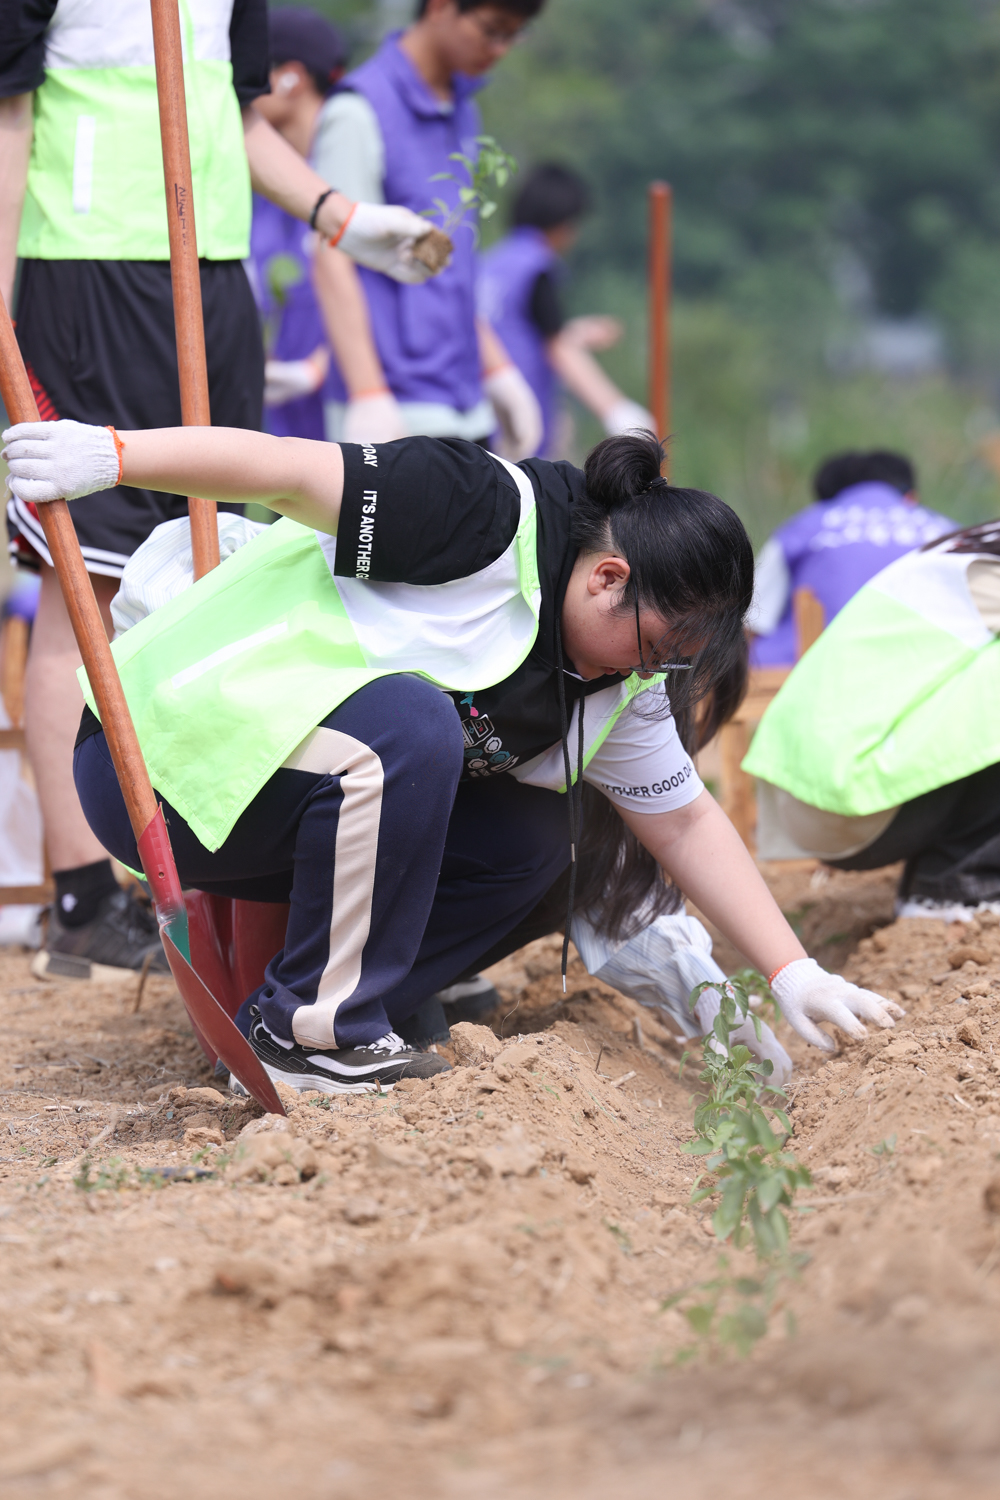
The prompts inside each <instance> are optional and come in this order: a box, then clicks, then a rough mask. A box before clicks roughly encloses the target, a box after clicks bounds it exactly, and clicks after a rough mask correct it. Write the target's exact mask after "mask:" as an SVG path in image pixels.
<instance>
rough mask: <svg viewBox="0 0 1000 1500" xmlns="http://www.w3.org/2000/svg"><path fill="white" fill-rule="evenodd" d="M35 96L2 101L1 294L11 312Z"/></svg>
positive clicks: (0, 179)
mask: <svg viewBox="0 0 1000 1500" xmlns="http://www.w3.org/2000/svg"><path fill="white" fill-rule="evenodd" d="M34 97H35V96H34V94H15V95H13V97H12V98H10V99H0V294H2V296H3V300H4V304H5V305H6V307H7V308H8V310H9V309H10V306H11V302H12V300H13V296H14V273H15V270H16V268H17V236H18V234H19V232H20V228H21V208H22V206H23V204H24V190H25V187H26V186H27V182H28V158H29V157H30V155H31V138H32V134H33V132H34V118H33V115H32V101H33V99H34Z"/></svg>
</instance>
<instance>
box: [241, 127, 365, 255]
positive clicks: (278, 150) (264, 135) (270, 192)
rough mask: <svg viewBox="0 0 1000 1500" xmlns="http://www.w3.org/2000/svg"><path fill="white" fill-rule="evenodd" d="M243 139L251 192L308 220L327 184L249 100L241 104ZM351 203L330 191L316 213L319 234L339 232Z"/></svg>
mask: <svg viewBox="0 0 1000 1500" xmlns="http://www.w3.org/2000/svg"><path fill="white" fill-rule="evenodd" d="M243 141H244V144H245V146H246V150H247V160H248V161H249V163H250V182H251V184H252V186H253V189H254V192H256V193H260V194H261V196H262V197H264V198H269V199H270V200H271V202H272V203H276V204H277V205H278V207H279V208H283V209H284V210H285V212H286V213H290V214H291V215H292V216H293V218H296V219H302V220H303V221H304V222H305V223H307V224H308V222H309V217H310V215H311V214H312V211H313V209H314V208H315V206H316V200H317V198H318V197H319V195H320V194H321V193H325V192H326V190H327V188H328V187H329V186H330V184H329V183H328V182H324V180H323V178H322V177H321V176H320V175H319V173H318V172H314V171H313V169H312V167H311V166H310V165H309V163H308V162H307V161H306V160H305V158H304V157H302V156H300V155H299V153H298V152H297V151H296V150H295V149H294V148H293V147H292V146H290V145H289V144H288V142H287V141H286V140H285V138H284V136H282V135H279V134H278V132H277V131H276V130H275V129H274V127H273V125H270V124H269V123H268V121H267V120H265V119H264V116H263V115H262V114H260V112H259V111H258V110H256V109H254V107H253V105H252V104H247V105H244V107H243ZM353 206H354V205H353V204H352V202H351V200H350V199H349V198H345V197H344V195H343V193H340V192H336V191H334V192H333V193H331V194H330V196H329V198H327V200H326V202H325V203H324V204H323V206H322V208H321V209H320V211H319V213H318V215H317V217H316V228H317V229H318V230H319V232H320V234H323V235H325V236H326V237H327V238H332V237H333V236H334V235H336V234H337V233H339V231H340V230H341V228H342V227H343V225H344V222H345V220H346V219H347V216H348V214H349V213H350V212H351V209H352V208H353Z"/></svg>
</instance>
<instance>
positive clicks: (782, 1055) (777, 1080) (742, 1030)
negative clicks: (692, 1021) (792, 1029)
mask: <svg viewBox="0 0 1000 1500" xmlns="http://www.w3.org/2000/svg"><path fill="white" fill-rule="evenodd" d="M694 1013H695V1016H696V1018H697V1021H698V1025H699V1027H700V1028H701V1032H702V1035H703V1036H708V1035H709V1033H710V1032H711V1030H712V1026H713V1025H714V1023H715V1018H716V1016H717V1015H718V1014H719V996H718V993H717V992H716V991H715V990H714V989H711V990H702V992H701V994H700V995H699V996H698V1002H697V1004H696V1005H695V1008H694ZM758 1019H759V1018H758ZM739 1042H742V1043H743V1046H744V1047H747V1048H748V1049H749V1050H750V1052H751V1053H752V1055H753V1056H754V1057H756V1058H757V1059H758V1061H759V1062H769V1063H770V1064H771V1076H770V1078H769V1079H768V1083H770V1084H772V1085H773V1086H774V1087H775V1088H776V1089H783V1088H784V1087H785V1084H786V1083H787V1082H788V1080H789V1079H790V1078H791V1076H792V1059H791V1058H790V1057H789V1055H788V1053H787V1052H786V1051H785V1049H784V1047H783V1046H782V1045H781V1043H780V1042H779V1041H778V1038H777V1037H776V1036H775V1034H774V1032H773V1031H772V1030H771V1028H770V1026H768V1025H767V1023H766V1022H764V1021H760V1037H759V1038H758V1036H757V1032H756V1029H755V1028H754V1024H753V1020H752V1019H751V1017H750V1016H747V1018H746V1020H745V1021H744V1022H743V1023H742V1024H741V1025H740V1026H737V1027H736V1029H735V1031H731V1032H730V1033H729V1045H730V1047H735V1046H736V1045H737V1044H738V1043H739ZM710 1045H711V1047H712V1048H713V1049H714V1050H715V1051H716V1052H721V1051H722V1050H723V1049H722V1046H721V1045H720V1043H719V1041H718V1038H716V1037H713V1038H712V1041H711V1043H710Z"/></svg>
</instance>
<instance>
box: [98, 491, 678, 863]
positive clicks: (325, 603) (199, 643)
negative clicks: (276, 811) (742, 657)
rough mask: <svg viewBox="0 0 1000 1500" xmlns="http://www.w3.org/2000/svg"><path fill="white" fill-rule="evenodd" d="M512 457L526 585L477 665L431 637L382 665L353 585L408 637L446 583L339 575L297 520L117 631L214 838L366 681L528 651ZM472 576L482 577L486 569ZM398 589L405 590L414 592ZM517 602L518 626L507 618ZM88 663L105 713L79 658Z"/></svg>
mask: <svg viewBox="0 0 1000 1500" xmlns="http://www.w3.org/2000/svg"><path fill="white" fill-rule="evenodd" d="M505 467H506V468H508V470H509V471H510V473H511V474H512V476H513V477H514V478H515V479H516V481H517V483H518V489H519V491H520V495H521V520H520V524H519V526H518V529H517V533H516V535H515V536H514V539H513V541H512V542H511V543H510V547H509V548H508V552H509V553H512V554H513V560H514V562H515V564H516V570H517V586H518V588H519V590H520V594H519V596H518V597H517V598H516V599H515V600H513V601H512V602H511V604H510V605H509V606H508V607H507V617H505V619H500V618H498V619H496V621H495V622H492V623H491V624H490V627H489V628H490V639H491V648H490V652H489V661H488V663H486V662H485V661H484V664H483V665H482V667H481V668H480V669H479V670H478V673H477V670H476V668H475V667H473V668H472V669H471V670H470V665H469V662H468V661H467V660H465V659H464V658H463V656H462V654H461V650H460V647H459V646H457V645H456V646H455V648H454V657H453V660H452V661H451V662H450V663H449V661H448V660H447V659H444V658H443V657H442V653H441V650H440V648H438V649H437V651H436V653H435V657H434V666H433V668H432V669H425V668H424V667H422V666H421V665H420V656H419V650H420V648H417V653H416V655H414V654H413V653H411V654H410V656H409V658H407V654H406V651H405V649H404V650H403V651H402V652H397V655H398V656H399V660H398V663H397V664H395V665H392V664H389V663H387V662H386V661H385V660H382V661H381V662H380V663H379V664H374V665H373V661H372V656H373V655H374V654H375V652H374V648H373V645H372V641H371V639H366V632H365V628H364V626H363V624H361V625H359V624H358V616H357V612H355V617H354V618H353V619H352V616H351V613H350V612H349V609H348V608H347V607H345V603H344V599H343V597H342V591H343V592H344V593H345V594H347V593H349V591H350V590H363V591H366V592H365V594H364V598H365V599H372V598H374V599H375V600H376V601H377V605H376V606H375V610H374V612H375V613H376V614H377V616H378V621H379V627H380V629H379V633H380V634H381V635H383V636H384V635H385V634H386V631H387V630H388V631H389V633H392V630H393V622H392V619H391V618H389V617H391V616H392V615H393V614H394V613H395V614H396V617H397V620H398V622H399V625H400V626H401V629H397V630H396V631H395V634H396V638H397V639H399V638H401V637H405V636H406V634H407V632H408V630H409V629H410V626H411V622H413V621H414V620H416V621H417V625H418V626H419V615H416V614H415V613H414V610H413V608H412V606H413V605H415V606H416V609H417V610H420V609H423V610H424V611H425V612H426V614H427V616H428V618H433V603H434V600H433V596H434V595H435V593H436V592H438V590H436V589H435V588H434V587H431V586H426V587H412V588H411V587H410V586H408V585H405V584H403V585H400V584H392V585H380V584H377V583H359V582H357V581H356V580H354V579H338V580H335V579H334V577H333V575H332V574H331V571H330V564H329V561H328V560H327V557H326V556H325V555H324V552H323V550H322V547H321V544H320V541H319V539H318V538H317V535H316V533H315V532H314V531H311V530H309V529H308V528H307V527H305V526H301V525H299V524H298V523H297V522H295V521H290V520H287V519H286V520H282V521H277V522H276V523H275V524H274V525H273V526H269V527H268V528H267V529H266V530H265V531H263V532H262V533H261V534H260V535H259V536H257V537H255V538H254V540H253V541H251V542H248V543H247V544H246V545H245V546H243V547H241V548H240V549H239V551H237V552H235V553H234V554H233V555H232V556H231V557H229V558H228V559H227V560H226V561H225V562H224V563H222V564H221V565H220V566H219V567H218V568H215V569H213V571H212V572H211V573H208V574H206V576H205V577H204V578H201V579H199V581H198V582H197V583H195V584H193V585H192V586H191V587H189V588H186V589H184V591H183V592H182V593H180V594H178V595H176V596H175V597H174V598H172V599H171V600H169V602H168V603H166V604H163V605H162V606H160V607H159V608H158V609H155V610H154V611H153V613H152V614H150V615H147V616H146V618H145V619H143V620H141V621H140V622H139V623H138V624H137V625H134V626H133V627H132V628H131V629H129V630H127V631H126V632H125V634H124V635H122V636H120V637H119V639H118V640H116V641H115V643H114V645H113V646H112V651H113V653H114V657H115V661H116V664H117V667H118V671H119V673H120V675H121V680H122V685H123V688H124V690H125V696H126V698H127V700H128V705H129V709H130V711H131V714H132V719H133V722H134V724H135V728H136V732H137V734H138V737H139V744H140V746H141V747H142V752H143V755H144V756H145V759H146V766H147V768H148V770H149V776H150V780H151V781H152V784H153V786H154V787H155V788H156V790H157V791H158V792H159V793H160V795H161V796H163V797H164V798H166V800H167V801H168V802H169V803H170V804H171V806H172V807H173V808H174V809H175V810H176V811H177V812H178V813H179V814H180V816H181V817H182V818H183V819H184V820H185V822H186V823H187V824H188V826H189V827H190V828H191V830H192V831H193V833H194V834H195V835H196V837H197V838H198V839H200V840H201V842H202V843H203V844H204V845H205V846H206V848H208V849H210V850H215V849H217V848H218V847H219V846H220V844H222V843H223V842H224V841H225V839H226V837H227V836H228V834H229V832H230V830H231V829H232V827H233V824H234V823H235V822H236V820H237V818H238V817H239V816H240V814H241V813H242V812H243V811H244V809H245V808H246V807H247V806H248V805H249V803H250V802H251V801H252V800H253V798H254V797H255V796H256V795H257V793H258V792H259V791H260V789H261V787H262V786H263V785H264V784H265V782H266V781H267V780H268V779H269V777H271V776H272V775H273V774H274V772H275V771H276V770H277V769H278V768H279V767H280V766H282V765H283V764H284V763H285V761H286V760H287V759H288V757H289V755H290V754H291V752H292V751H293V750H295V749H296V747H297V746H298V745H300V744H301V743H302V741H303V740H304V739H305V738H306V736H307V735H308V734H309V733H310V732H311V731H312V730H313V729H314V728H315V727H316V725H317V724H319V723H320V722H321V721H322V720H323V719H324V718H326V716H327V714H329V713H332V711H333V710H334V709H335V708H336V707H337V706H338V705H339V704H340V703H342V702H344V700H345V699H346V698H349V697H350V696H351V694H352V693H356V692H357V691H358V690H359V689H360V688H362V687H364V686H366V684H368V683H369V682H374V681H376V680H377V679H378V678H380V677H385V676H389V675H392V674H394V673H399V672H414V673H416V674H417V675H419V676H422V677H424V678H425V679H426V680H427V681H429V682H432V683H434V684H435V685H436V686H437V687H440V688H443V689H446V690H448V691H453V690H458V691H462V692H465V691H479V690H482V689H484V688H487V687H492V686H494V685H495V684H496V683H498V682H503V681H504V680H505V679H506V678H507V677H509V676H510V674H511V673H512V672H514V671H516V669H517V668H518V667H519V666H520V665H521V663H522V662H523V661H524V660H525V658H526V657H527V656H528V653H529V652H530V650H531V648H532V646H533V645H534V642H535V639H536V637H537V634H538V611H539V605H540V602H541V587H540V583H539V576H538V559H537V513H536V508H535V500H534V492H533V490H532V487H531V482H530V480H529V479H528V478H527V476H526V475H525V474H524V473H523V472H522V471H520V470H518V469H515V468H514V466H513V465H505ZM492 566H495V564H494V565H492ZM338 582H339V583H340V584H341V585H342V589H339V588H338ZM464 586H467V587H469V588H470V589H471V590H475V587H476V579H475V576H474V577H473V578H472V579H471V580H466V581H465V584H464ZM454 587H455V585H450V584H444V585H440V586H439V591H440V593H441V595H442V596H444V595H445V594H446V593H447V591H448V590H450V589H452V588H454ZM400 590H405V591H407V597H406V599H405V600H404V599H402V597H401V595H400V593H399V591H400ZM394 601H395V602H394ZM407 605H409V606H411V607H410V608H407V607H406V606H407ZM515 612H516V613H517V628H516V629H507V628H506V627H507V625H509V624H510V617H512V616H513V614H514V613H515ZM449 649H450V648H449ZM79 675H80V683H81V686H82V687H83V690H84V695H85V697H86V700H87V702H88V704H89V705H90V707H91V709H93V711H94V712H95V713H96V712H97V705H96V703H95V700H94V696H93V692H92V690H91V688H90V684H89V682H88V680H87V676H86V673H85V672H84V670H83V669H82V668H81V670H80V674H79ZM661 680H662V679H661V678H653V679H650V680H649V681H645V682H641V681H640V680H639V678H638V677H635V676H633V677H631V678H629V679H628V681H627V682H626V683H623V684H621V685H620V686H619V688H618V689H617V693H616V696H615V697H614V701H613V702H612V703H611V704H610V707H609V708H608V709H606V711H605V712H603V713H602V714H600V715H598V714H592V715H591V716H590V718H589V719H588V718H586V717H585V726H584V727H585V731H586V733H587V743H586V745H585V755H584V763H585V764H586V763H587V762H589V760H590V758H591V757H592V756H593V755H594V754H595V753H596V751H597V749H598V746H599V745H601V744H602V743H603V742H604V740H605V739H606V738H607V735H608V734H609V733H610V730H611V728H612V727H613V725H614V723H615V722H616V721H617V719H618V718H619V716H620V715H621V713H622V712H623V710H624V709H625V708H626V707H627V706H628V705H629V703H631V701H632V700H633V699H634V697H635V696H636V694H637V693H639V692H641V691H643V690H644V689H645V688H648V687H651V686H653V683H654V682H657V681H661ZM612 691H614V690H612ZM595 696H596V695H595Z"/></svg>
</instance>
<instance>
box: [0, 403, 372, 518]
mask: <svg viewBox="0 0 1000 1500" xmlns="http://www.w3.org/2000/svg"><path fill="white" fill-rule="evenodd" d="M4 439H5V441H6V443H7V446H6V448H5V449H4V451H3V456H4V458H6V460H7V465H8V467H9V469H10V477H9V480H8V483H9V485H10V486H11V488H12V490H13V492H14V493H15V494H16V495H17V496H18V497H19V498H20V499H22V500H24V501H25V502H26V503H28V502H32V503H35V504H39V503H41V504H44V503H45V502H46V501H49V500H58V499H66V500H78V499H80V497H81V496H83V495H92V494H94V492H95V491H96V490H103V489H108V488H110V487H111V486H112V485H115V484H126V485H135V486H136V487H137V488H140V489H151V490H165V491H166V492H167V493H168V494H175V495H200V496H202V498H203V499H205V500H230V501H247V500H256V501H258V502H259V503H260V504H262V505H267V506H269V507H270V509H271V510H276V511H280V513H281V514H282V515H283V516H291V518H292V519H293V520H294V521H301V522H302V524H303V525H304V526H311V527H313V528H314V529H315V530H316V531H326V532H329V533H330V535H331V536H336V534H337V522H338V521H339V520H340V503H341V500H342V499H343V495H344V455H343V453H342V452H341V449H340V445H339V444H338V443H317V442H313V441H311V440H310V439H309V438H293V437H272V436H271V434H270V433H267V432H246V431H244V429H243V428H241V427H153V428H147V429H146V430H144V431H141V432H119V433H118V434H117V441H116V436H115V433H114V429H113V428H111V427H91V426H89V425H88V424H87V423H84V422H71V421H66V420H63V421H58V422H20V423H18V425H17V426H16V427H13V428H10V429H9V430H8V432H6V433H5V434H4Z"/></svg>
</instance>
